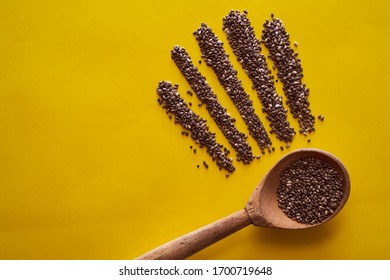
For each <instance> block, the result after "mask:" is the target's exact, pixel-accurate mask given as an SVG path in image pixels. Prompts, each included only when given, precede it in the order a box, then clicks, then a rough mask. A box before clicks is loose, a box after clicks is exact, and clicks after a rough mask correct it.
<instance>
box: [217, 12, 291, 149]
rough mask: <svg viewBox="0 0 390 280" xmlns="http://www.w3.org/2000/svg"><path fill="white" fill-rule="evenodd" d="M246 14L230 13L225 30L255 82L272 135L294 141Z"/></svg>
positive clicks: (254, 86) (271, 77)
mask: <svg viewBox="0 0 390 280" xmlns="http://www.w3.org/2000/svg"><path fill="white" fill-rule="evenodd" d="M246 14H247V13H246V12H244V13H240V12H239V11H230V13H229V14H228V15H227V16H226V17H225V18H224V19H223V30H224V31H225V33H226V35H227V39H228V41H229V44H230V46H231V47H232V49H233V52H234V54H235V55H236V56H237V59H238V61H239V62H240V64H241V65H242V67H243V68H244V70H245V72H246V73H247V74H248V76H249V78H250V79H251V80H252V83H253V88H254V89H255V90H256V92H257V95H258V97H259V99H260V101H261V103H262V105H263V112H264V113H266V115H267V119H268V120H269V122H270V126H271V130H270V133H271V134H272V133H275V135H276V137H277V138H278V139H279V140H281V141H284V142H286V143H288V142H291V141H292V140H293V138H294V135H295V131H294V129H293V128H292V127H291V125H290V123H289V121H288V120H287V114H286V113H287V110H286V109H285V108H284V107H283V102H282V97H281V96H279V95H278V94H277V93H276V89H275V86H274V82H273V78H274V77H273V76H271V71H270V70H269V68H268V65H267V62H266V59H265V56H264V55H262V54H261V53H260V52H261V46H260V41H259V40H258V39H257V38H256V35H255V31H254V29H253V27H252V26H251V23H250V21H249V19H248V17H247V16H246Z"/></svg>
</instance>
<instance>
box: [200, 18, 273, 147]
mask: <svg viewBox="0 0 390 280" xmlns="http://www.w3.org/2000/svg"><path fill="white" fill-rule="evenodd" d="M194 35H195V37H196V40H197V41H198V45H199V47H200V50H201V52H202V59H203V60H204V61H205V62H206V64H207V65H208V66H210V67H211V68H212V69H213V70H214V72H215V74H216V75H217V78H218V80H219V82H220V84H221V85H222V86H223V87H224V88H225V90H226V92H227V93H228V94H229V96H230V98H231V99H232V101H233V102H234V104H235V106H236V107H237V109H238V111H239V113H240V115H241V116H242V118H243V119H244V121H245V123H246V125H247V126H248V129H249V133H250V135H251V136H252V137H253V138H254V139H255V140H256V142H257V143H258V145H259V146H260V148H261V149H262V150H263V149H266V148H269V147H270V146H271V145H272V142H271V139H270V138H269V136H268V134H267V131H266V130H265V128H264V126H263V124H262V122H261V121H260V119H259V117H258V116H257V115H256V113H255V110H254V108H253V103H252V101H251V100H250V99H249V95H248V94H247V93H246V92H245V91H244V88H243V86H242V82H241V81H240V80H239V79H238V77H237V71H236V70H234V69H233V66H232V64H231V63H230V61H229V57H228V55H227V54H226V52H225V50H224V49H223V43H222V42H221V41H220V40H219V39H218V37H217V36H216V35H215V34H214V32H213V31H212V30H211V28H209V27H208V26H207V25H206V24H204V23H202V24H201V27H200V28H198V29H197V30H196V31H195V32H194Z"/></svg>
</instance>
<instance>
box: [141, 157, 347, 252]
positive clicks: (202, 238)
mask: <svg viewBox="0 0 390 280" xmlns="http://www.w3.org/2000/svg"><path fill="white" fill-rule="evenodd" d="M303 157H314V158H318V159H321V160H323V161H325V162H327V163H329V164H330V165H332V166H333V167H334V168H335V169H336V170H337V171H338V173H339V174H340V176H341V177H342V180H343V187H344V191H343V197H342V199H341V203H340V205H339V206H338V208H337V209H336V210H335V211H334V212H333V214H332V215H331V216H329V217H328V218H326V219H325V220H323V221H322V222H321V223H317V224H305V223H299V222H296V221H294V220H292V219H290V218H288V217H287V215H286V214H285V213H283V211H282V210H281V209H280V208H279V206H278V201H277V194H276V189H277V187H278V185H279V178H280V174H281V173H282V171H283V170H284V169H285V168H286V167H287V166H288V165H289V164H291V163H292V162H293V161H295V160H297V159H299V158H303ZM349 192H350V180H349V175H348V172H347V170H346V168H345V167H344V165H343V164H342V163H341V161H340V160H339V159H338V158H336V157H335V156H334V155H332V154H330V153H328V152H325V151H322V150H318V149H300V150H296V151H293V152H291V153H289V154H287V155H285V156H284V157H283V158H281V159H280V160H279V161H278V162H277V163H276V164H275V166H274V167H272V168H271V170H270V171H269V172H268V173H267V174H266V175H265V176H264V178H263V179H262V180H261V182H260V183H259V184H258V185H257V187H256V189H255V190H254V192H253V193H252V195H251V197H250V199H249V201H248V203H247V205H246V206H245V208H244V209H242V210H239V211H237V212H235V213H233V214H231V215H229V216H227V217H225V218H222V219H220V220H217V221H215V222H213V223H211V224H209V225H206V226H204V227H202V228H200V229H198V230H195V231H193V232H190V233H188V234H186V235H183V236H181V237H178V238H176V239H174V240H172V241H170V242H168V243H166V244H164V245H162V246H160V247H157V248H156V249H154V250H152V251H150V252H148V253H146V254H144V255H142V256H140V257H138V258H137V259H138V260H146V259H149V260H152V259H160V260H163V259H171V260H177V259H185V258H187V257H189V256H191V255H193V254H195V253H196V252H198V251H200V250H202V249H204V248H206V247H208V246H210V245H212V244H214V243H215V242H217V241H219V240H221V239H223V238H225V237H227V236H229V235H231V234H232V233H234V232H236V231H238V230H240V229H242V228H244V227H246V226H248V225H250V224H253V225H255V226H260V227H271V228H283V229H305V228H310V227H314V226H318V225H320V224H323V223H325V222H327V221H329V220H330V219H332V218H333V217H334V216H335V215H336V214H337V213H338V212H340V210H341V209H342V208H343V206H344V205H345V203H346V202H347V199H348V196H349Z"/></svg>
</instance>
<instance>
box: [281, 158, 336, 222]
mask: <svg viewBox="0 0 390 280" xmlns="http://www.w3.org/2000/svg"><path fill="white" fill-rule="evenodd" d="M342 196H343V181H342V178H341V176H340V174H339V173H338V172H337V170H336V169H334V168H333V166H331V165H330V164H329V163H327V162H325V161H323V160H320V159H317V158H311V157H307V158H301V159H298V160H295V161H294V162H292V163H291V164H290V165H289V166H288V167H287V168H286V169H285V170H283V172H282V173H281V176H280V184H279V186H278V188H277V198H278V203H279V207H280V208H281V209H282V211H283V212H284V213H285V214H286V215H287V216H288V217H289V218H291V219H293V220H295V221H297V222H300V223H306V224H317V223H320V222H322V221H323V220H325V219H326V218H328V217H329V216H330V215H332V214H333V212H334V211H335V210H336V209H337V207H338V206H339V205H340V202H341V198H342Z"/></svg>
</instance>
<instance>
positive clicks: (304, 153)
mask: <svg viewBox="0 0 390 280" xmlns="http://www.w3.org/2000/svg"><path fill="white" fill-rule="evenodd" d="M307 157H309V158H317V159H320V160H322V161H325V162H327V163H328V164H330V165H331V166H332V167H333V168H334V169H335V170H336V171H337V172H338V173H339V175H340V177H341V179H342V184H343V196H342V197H341V201H340V204H339V206H338V207H337V209H336V210H335V211H334V212H333V214H332V215H330V216H329V217H327V218H326V219H324V220H323V221H322V222H321V223H316V224H305V223H299V222H296V221H294V220H292V219H290V218H289V217H288V216H287V215H286V214H285V213H284V212H283V211H282V209H280V208H279V206H278V199H277V194H276V189H277V187H278V185H279V179H280V175H281V173H282V172H283V170H285V169H286V168H287V167H288V166H289V165H290V164H291V163H292V162H294V161H295V160H298V159H301V158H307ZM349 192H350V179H349V175H348V171H347V169H346V168H345V166H344V165H343V164H342V162H341V161H340V160H339V159H338V158H337V157H335V156H334V155H332V154H330V153H328V152H325V151H322V150H318V149H299V150H296V151H293V152H291V153H289V154H287V155H285V156H284V157H283V158H281V159H280V160H279V161H278V162H277V163H276V164H275V165H274V166H273V167H272V168H271V169H270V170H269V172H268V173H267V174H266V175H265V176H264V177H263V179H262V180H261V181H260V183H259V184H258V185H257V187H256V189H255V190H254V192H253V193H252V196H251V197H250V199H249V201H248V203H247V205H246V207H245V209H246V211H247V212H248V215H249V217H250V219H251V221H252V223H253V224H254V225H255V226H262V227H274V228H284V229H304V228H310V227H314V226H318V225H320V224H323V223H325V222H327V221H329V220H331V219H332V218H333V217H334V216H336V215H337V213H338V212H340V210H341V209H342V208H343V207H344V205H345V203H346V202H347V200H348V197H349Z"/></svg>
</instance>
